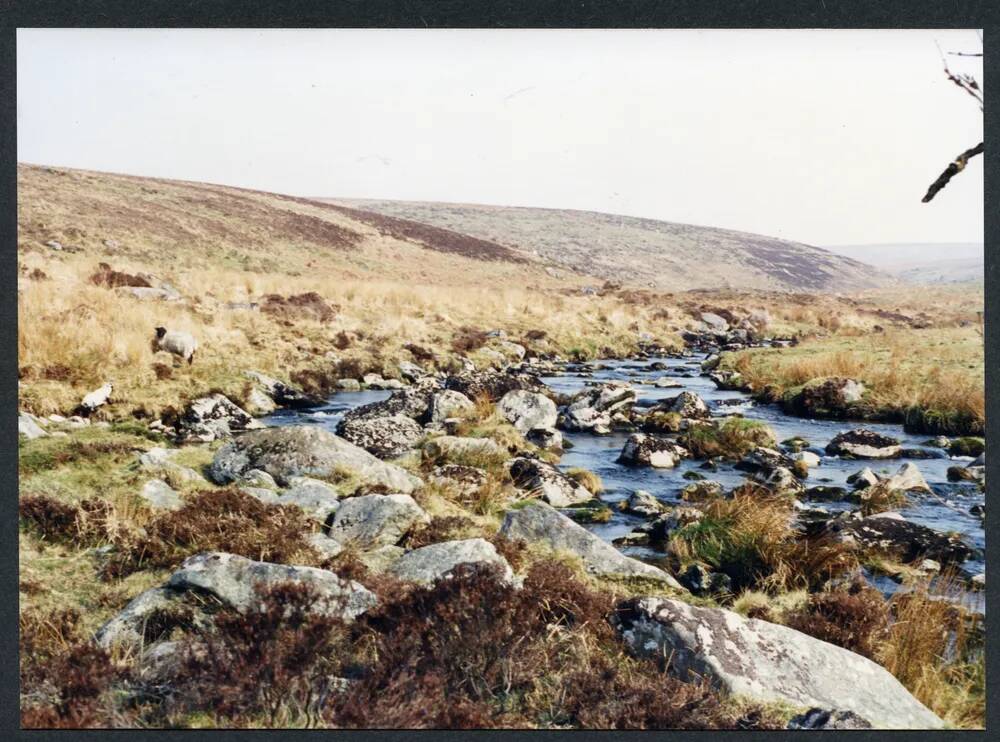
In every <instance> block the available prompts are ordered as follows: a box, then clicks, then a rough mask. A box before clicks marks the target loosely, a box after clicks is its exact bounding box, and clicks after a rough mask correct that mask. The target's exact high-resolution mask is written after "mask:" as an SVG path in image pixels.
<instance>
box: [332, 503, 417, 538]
mask: <svg viewBox="0 0 1000 742" xmlns="http://www.w3.org/2000/svg"><path fill="white" fill-rule="evenodd" d="M429 522H430V516H428V515H427V513H426V512H424V509H423V508H422V507H420V506H419V505H417V503H416V501H415V500H414V499H413V498H412V497H410V496H409V495H362V496H360V497H350V498H348V499H346V500H342V501H341V503H340V507H338V508H337V514H336V515H335V516H334V518H333V523H332V524H331V525H330V528H329V534H328V535H329V536H330V538H334V539H336V540H337V541H339V542H340V543H341V544H343V545H344V546H355V547H357V548H359V549H362V550H369V551H370V550H373V549H377V548H378V547H380V546H393V545H395V544H397V543H399V540H400V539H401V538H403V536H405V535H406V534H407V533H409V532H410V531H411V530H412V529H413V528H414V526H416V525H417V524H419V523H429Z"/></svg>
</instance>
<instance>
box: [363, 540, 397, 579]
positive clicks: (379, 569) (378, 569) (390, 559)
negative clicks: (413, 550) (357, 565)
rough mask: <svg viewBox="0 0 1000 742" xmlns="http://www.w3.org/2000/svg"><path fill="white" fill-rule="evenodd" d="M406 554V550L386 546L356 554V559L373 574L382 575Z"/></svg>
mask: <svg viewBox="0 0 1000 742" xmlns="http://www.w3.org/2000/svg"><path fill="white" fill-rule="evenodd" d="M405 553H406V549H404V548H403V547H402V546H396V545H395V544H386V545H385V546H379V547H377V548H375V549H371V550H370V551H363V552H361V553H360V554H358V559H359V560H361V563H362V564H364V565H365V567H367V568H368V570H369V571H371V572H374V573H375V574H382V573H383V572H385V571H386V570H388V569H389V568H391V567H392V565H393V564H395V563H396V562H398V561H399V560H400V558H401V557H402V556H403V555H404V554H405Z"/></svg>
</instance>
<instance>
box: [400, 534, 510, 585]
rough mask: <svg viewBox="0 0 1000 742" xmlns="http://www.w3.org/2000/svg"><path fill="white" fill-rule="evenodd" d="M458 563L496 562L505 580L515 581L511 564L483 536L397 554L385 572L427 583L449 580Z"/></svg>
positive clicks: (444, 542)
mask: <svg viewBox="0 0 1000 742" xmlns="http://www.w3.org/2000/svg"><path fill="white" fill-rule="evenodd" d="M460 564H492V565H496V566H497V567H498V568H499V569H500V574H501V575H502V580H503V581H504V582H507V583H512V582H514V570H512V569H511V567H510V564H509V563H508V562H507V560H506V559H504V558H503V557H502V556H501V555H500V554H499V553H498V552H497V550H496V547H494V546H493V544H491V543H490V542H489V541H486V540H485V539H482V538H470V539H465V540H461V541H443V542H441V543H437V544H431V545H429V546H424V547H421V548H419V549H414V550H413V551H410V552H407V553H406V554H404V555H403V556H402V557H400V558H399V559H398V560H397V561H396V562H395V563H394V564H393V565H392V566H391V567H389V569H388V572H389V574H391V575H392V576H394V577H397V578H398V579H400V580H404V581H406V582H417V583H421V584H425V585H427V584H432V583H434V582H437V581H438V580H443V579H449V578H450V577H451V576H452V575H453V574H454V571H455V568H456V567H457V566H458V565H460Z"/></svg>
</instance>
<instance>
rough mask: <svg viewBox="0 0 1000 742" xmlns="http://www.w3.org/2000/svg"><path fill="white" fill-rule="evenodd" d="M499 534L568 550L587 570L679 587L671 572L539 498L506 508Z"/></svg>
mask: <svg viewBox="0 0 1000 742" xmlns="http://www.w3.org/2000/svg"><path fill="white" fill-rule="evenodd" d="M500 534H501V535H502V536H504V537H505V538H507V539H509V540H511V541H526V542H528V543H534V544H541V545H543V546H546V547H548V548H549V549H552V550H554V551H568V552H570V553H572V554H575V555H576V556H578V557H579V558H580V560H581V561H582V562H583V565H584V568H585V569H586V570H587V571H588V572H590V573H591V574H595V575H599V576H601V577H608V578H612V579H629V578H642V579H647V580H654V581H656V582H662V583H664V584H666V585H669V586H670V587H673V588H675V589H678V590H683V589H684V588H682V587H681V586H680V583H678V582H677V580H675V579H674V578H673V577H672V576H671V575H669V574H667V573H666V572H664V571H663V570H662V569H658V568H656V567H654V566H652V565H651V564H646V563H644V562H640V561H639V560H638V559H632V558H631V557H627V556H625V555H624V554H622V553H621V552H620V551H618V549H616V548H615V547H614V546H612V545H611V544H609V543H608V542H607V541H604V540H603V539H601V538H600V537H599V536H595V535H594V534H592V533H591V532H590V531H588V530H587V529H585V528H583V527H582V526H579V525H577V524H576V523H574V522H573V521H572V520H570V519H569V518H567V517H566V516H565V515H563V514H562V513H560V512H559V511H558V510H555V509H554V508H552V507H551V506H550V505H546V504H545V503H543V502H532V503H529V504H528V505H525V506H524V507H521V508H518V509H516V510H510V511H508V512H507V515H506V516H505V517H504V521H503V524H502V525H501V526H500Z"/></svg>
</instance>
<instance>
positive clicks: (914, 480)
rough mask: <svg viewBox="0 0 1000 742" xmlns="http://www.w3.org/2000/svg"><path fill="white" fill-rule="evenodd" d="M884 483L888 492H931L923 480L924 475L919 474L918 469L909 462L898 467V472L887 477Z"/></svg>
mask: <svg viewBox="0 0 1000 742" xmlns="http://www.w3.org/2000/svg"><path fill="white" fill-rule="evenodd" d="M884 481H885V484H886V486H887V487H888V488H889V489H890V490H900V491H902V492H928V493H930V492H933V490H931V488H930V485H929V484H927V480H926V479H924V475H923V474H921V473H920V469H918V468H917V467H916V465H915V464H911V463H910V462H906V463H905V464H903V465H902V466H901V467H899V471H897V472H896V473H895V474H893V475H892V476H891V477H887V478H886V479H885V480H884Z"/></svg>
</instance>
